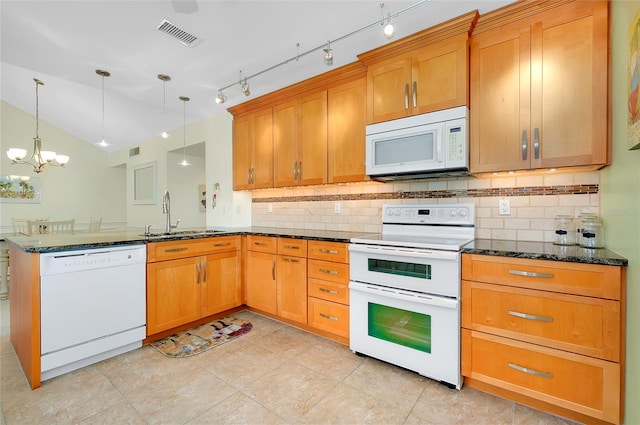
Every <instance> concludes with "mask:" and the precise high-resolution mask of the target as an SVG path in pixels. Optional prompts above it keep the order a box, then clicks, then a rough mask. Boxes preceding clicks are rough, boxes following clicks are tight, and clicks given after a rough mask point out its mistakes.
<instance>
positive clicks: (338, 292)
mask: <svg viewBox="0 0 640 425" xmlns="http://www.w3.org/2000/svg"><path fill="white" fill-rule="evenodd" d="M318 290H319V291H320V292H325V293H327V294H331V295H340V291H334V290H333V289H324V288H318Z"/></svg>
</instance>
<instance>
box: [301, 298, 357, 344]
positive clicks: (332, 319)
mask: <svg viewBox="0 0 640 425" xmlns="http://www.w3.org/2000/svg"><path fill="white" fill-rule="evenodd" d="M308 314H309V320H308V324H309V325H310V326H313V327H314V328H317V329H320V330H323V331H327V332H331V333H333V334H336V335H340V336H343V337H345V338H348V337H349V306H346V305H343V304H338V303H332V302H330V301H325V300H319V299H317V298H313V297H309V313H308Z"/></svg>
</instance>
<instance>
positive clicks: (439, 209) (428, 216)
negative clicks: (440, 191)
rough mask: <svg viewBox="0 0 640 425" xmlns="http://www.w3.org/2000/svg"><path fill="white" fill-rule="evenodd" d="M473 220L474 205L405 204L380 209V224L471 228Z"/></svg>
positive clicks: (385, 206)
mask: <svg viewBox="0 0 640 425" xmlns="http://www.w3.org/2000/svg"><path fill="white" fill-rule="evenodd" d="M474 218H475V205H474V204H450V205H443V204H412V205H410V204H407V205H384V206H383V207H382V224H432V225H447V226H454V225H456V226H459V225H463V226H464V225H470V226H473V224H474Z"/></svg>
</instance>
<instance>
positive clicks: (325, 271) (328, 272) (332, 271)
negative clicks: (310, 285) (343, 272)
mask: <svg viewBox="0 0 640 425" xmlns="http://www.w3.org/2000/svg"><path fill="white" fill-rule="evenodd" d="M320 273H326V274H340V272H338V271H336V270H327V269H320Z"/></svg>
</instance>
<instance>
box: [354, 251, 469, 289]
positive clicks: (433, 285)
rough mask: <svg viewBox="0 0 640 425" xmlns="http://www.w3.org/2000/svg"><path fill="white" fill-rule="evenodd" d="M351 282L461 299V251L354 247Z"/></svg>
mask: <svg viewBox="0 0 640 425" xmlns="http://www.w3.org/2000/svg"><path fill="white" fill-rule="evenodd" d="M349 251H350V256H349V257H350V275H351V276H350V277H351V280H354V281H359V282H366V283H374V284H378V285H384V286H390V287H393V288H403V289H408V290H410V291H416V292H427V293H430V294H436V295H444V296H448V297H454V298H458V297H459V295H460V252H457V251H438V250H418V249H411V248H400V247H392V246H381V245H364V244H350V245H349Z"/></svg>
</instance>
